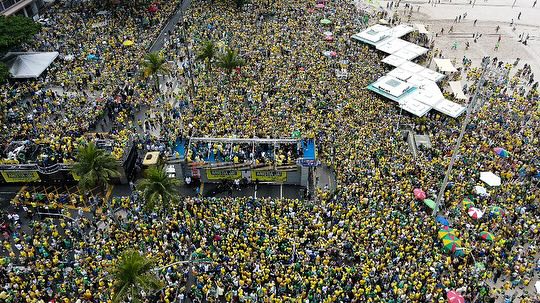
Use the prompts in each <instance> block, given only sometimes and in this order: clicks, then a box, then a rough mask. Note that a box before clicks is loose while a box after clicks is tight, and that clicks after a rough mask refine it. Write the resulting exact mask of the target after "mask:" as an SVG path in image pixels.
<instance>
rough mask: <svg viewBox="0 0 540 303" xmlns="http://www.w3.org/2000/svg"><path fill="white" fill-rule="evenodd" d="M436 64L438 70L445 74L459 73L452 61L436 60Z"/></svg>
mask: <svg viewBox="0 0 540 303" xmlns="http://www.w3.org/2000/svg"><path fill="white" fill-rule="evenodd" d="M434 60H435V64H437V68H439V70H441V71H443V72H449V73H455V72H457V69H456V68H455V67H454V64H452V61H450V59H439V58H435V59H434Z"/></svg>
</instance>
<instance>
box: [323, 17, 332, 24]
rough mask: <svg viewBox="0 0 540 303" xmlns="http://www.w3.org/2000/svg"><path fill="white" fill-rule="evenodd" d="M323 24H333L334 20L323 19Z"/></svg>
mask: <svg viewBox="0 0 540 303" xmlns="http://www.w3.org/2000/svg"><path fill="white" fill-rule="evenodd" d="M321 24H324V25H328V24H332V21H330V20H329V19H326V18H324V19H321Z"/></svg>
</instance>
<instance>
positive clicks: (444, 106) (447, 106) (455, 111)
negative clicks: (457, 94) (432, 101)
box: [433, 99, 467, 118]
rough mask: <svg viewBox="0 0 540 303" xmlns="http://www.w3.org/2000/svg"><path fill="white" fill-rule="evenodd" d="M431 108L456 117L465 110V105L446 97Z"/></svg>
mask: <svg viewBox="0 0 540 303" xmlns="http://www.w3.org/2000/svg"><path fill="white" fill-rule="evenodd" d="M433 108H434V109H435V110H437V111H438V112H441V113H443V114H445V115H448V116H450V117H452V118H457V117H459V116H461V114H463V112H465V110H466V109H467V108H466V107H465V106H463V105H460V104H457V103H456V102H452V101H450V100H448V99H443V100H442V101H441V102H439V103H438V104H437V105H435V106H434V107H433Z"/></svg>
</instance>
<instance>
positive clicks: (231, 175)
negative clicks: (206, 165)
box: [206, 169, 242, 181]
mask: <svg viewBox="0 0 540 303" xmlns="http://www.w3.org/2000/svg"><path fill="white" fill-rule="evenodd" d="M206 178H208V180H211V181H223V180H236V179H242V172H240V171H239V170H225V169H222V170H207V171H206Z"/></svg>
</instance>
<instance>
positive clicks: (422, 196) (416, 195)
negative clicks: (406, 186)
mask: <svg viewBox="0 0 540 303" xmlns="http://www.w3.org/2000/svg"><path fill="white" fill-rule="evenodd" d="M413 194H414V198H415V199H416V200H424V199H425V198H426V193H425V192H424V191H423V190H422V189H420V188H415V189H414V190H413Z"/></svg>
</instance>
